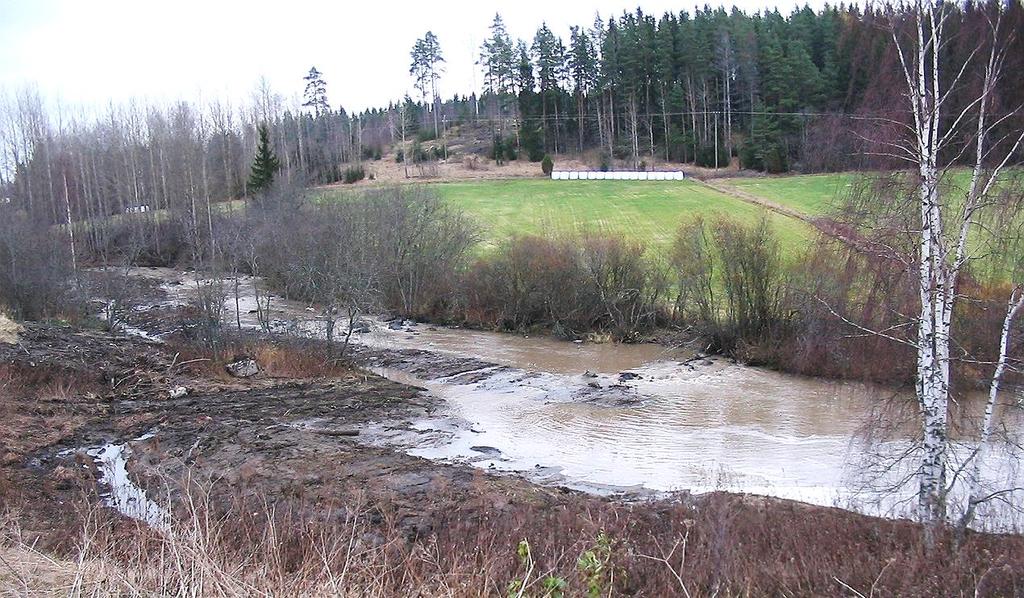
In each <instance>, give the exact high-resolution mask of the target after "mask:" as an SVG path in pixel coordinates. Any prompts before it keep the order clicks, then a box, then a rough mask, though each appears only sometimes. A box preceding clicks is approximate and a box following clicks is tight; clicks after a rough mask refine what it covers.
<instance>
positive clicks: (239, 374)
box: [225, 357, 260, 378]
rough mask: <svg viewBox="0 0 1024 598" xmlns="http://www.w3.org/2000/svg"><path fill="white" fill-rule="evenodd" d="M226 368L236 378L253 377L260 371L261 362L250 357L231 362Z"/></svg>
mask: <svg viewBox="0 0 1024 598" xmlns="http://www.w3.org/2000/svg"><path fill="white" fill-rule="evenodd" d="M225 369H227V371H228V373H229V374H231V375H232V376H234V377H235V378H251V377H253V376H255V375H256V374H258V373H260V364H258V363H256V360H255V359H252V358H251V357H250V358H246V359H240V360H238V361H236V362H234V363H229V364H228V365H227V366H225Z"/></svg>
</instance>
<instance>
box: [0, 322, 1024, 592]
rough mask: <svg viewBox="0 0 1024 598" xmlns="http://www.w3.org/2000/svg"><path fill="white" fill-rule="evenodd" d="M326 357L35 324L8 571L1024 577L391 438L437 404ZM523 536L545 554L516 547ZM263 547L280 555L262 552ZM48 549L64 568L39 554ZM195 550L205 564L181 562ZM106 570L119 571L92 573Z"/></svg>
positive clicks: (822, 525)
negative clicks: (111, 456) (594, 566)
mask: <svg viewBox="0 0 1024 598" xmlns="http://www.w3.org/2000/svg"><path fill="white" fill-rule="evenodd" d="M249 342H250V344H249V345H247V346H248V347H249V348H250V349H251V348H253V347H255V346H257V344H258V342H259V341H256V340H253V339H250V340H249ZM317 350H318V349H317V345H316V344H312V345H310V344H306V343H303V344H302V345H301V356H302V358H301V359H300V358H299V357H293V358H287V357H286V356H287V355H288V354H289V353H290V352H291V351H290V350H289V347H288V344H287V343H284V344H281V345H279V346H278V347H277V360H276V361H270V360H265V361H266V365H265V367H264V370H263V373H261V374H260V375H258V376H255V377H253V378H251V379H238V378H232V377H230V376H227V375H226V374H222V373H221V372H222V370H220V367H221V365H222V364H219V363H213V362H207V361H192V360H195V359H203V358H201V357H191V358H190V359H183V355H184V353H183V351H182V348H181V347H178V346H174V345H173V344H172V343H158V342H154V341H149V340H146V339H142V338H138V337H132V336H122V335H111V334H108V333H102V332H97V331H89V330H78V329H72V328H66V327H60V326H52V325H45V324H26V325H25V327H24V330H23V331H22V332H21V334H20V338H19V341H18V344H16V345H0V363H2V364H3V376H4V377H3V382H0V385H3V386H2V387H3V388H4V390H5V392H4V393H3V407H2V414H0V415H2V417H0V427H2V428H3V429H2V434H3V437H4V438H5V439H9V441H7V442H5V445H4V447H3V455H2V457H0V503H2V504H3V513H4V520H5V529H4V531H3V533H2V534H0V536H2V538H3V540H2V544H3V555H4V559H5V561H6V562H7V566H5V567H0V584H3V585H5V586H6V587H9V588H15V589H17V588H23V587H29V588H37V589H42V590H43V591H56V590H59V588H58V587H51V586H47V583H49V582H53V583H58V582H60V580H61V579H65V578H64V577H61V575H59V574H58V573H59V572H60V571H63V572H65V573H67V572H68V571H71V572H72V573H75V572H77V571H79V570H80V569H81V570H82V571H84V572H83V573H81V575H80V576H79V577H80V578H81V579H79V580H78V583H80V584H82V585H81V586H80V587H93V588H100V589H101V590H103V591H111V592H112V591H125V588H126V587H128V586H126V585H124V584H142V585H143V586H144V587H152V586H145V585H144V584H146V583H150V584H157V585H158V586H160V587H163V588H164V589H165V590H166V589H167V588H168V587H170V586H167V585H161V584H171V583H172V582H181V583H189V584H198V583H200V582H203V583H206V584H208V585H206V586H205V587H206V588H207V589H210V588H229V587H234V588H236V589H238V588H248V589H250V590H251V589H253V588H259V589H262V590H270V591H275V592H277V593H282V594H293V595H297V594H303V593H307V592H312V591H327V590H328V588H330V587H331V586H330V583H331V582H332V580H333V583H340V584H341V585H340V587H341V588H343V589H344V591H342V593H346V592H349V593H359V594H379V595H395V594H400V593H403V591H404V589H407V588H408V587H409V585H410V584H414V585H416V586H417V587H420V588H425V590H424V591H427V593H439V594H449V595H478V594H495V593H504V590H505V588H506V587H507V585H508V584H509V583H510V582H514V581H515V580H517V579H518V580H522V579H524V578H525V579H526V583H527V585H529V586H530V588H531V591H532V592H533V593H537V594H543V591H542V589H541V584H542V583H543V582H542V580H543V579H544V578H545V577H546V576H553V577H557V578H562V579H564V581H565V582H566V583H567V584H569V585H568V587H569V588H570V593H572V590H571V589H572V588H578V589H580V591H582V587H584V586H585V585H586V584H587V583H588V581H589V580H590V578H591V577H592V576H593V575H594V571H593V570H589V569H586V568H584V567H581V566H580V565H579V564H578V563H577V560H578V557H580V556H581V554H585V553H587V552H590V553H592V554H593V555H594V556H595V558H597V559H598V561H602V560H603V562H604V565H603V569H602V570H603V571H604V572H605V573H602V574H601V575H604V576H605V577H603V578H601V579H599V580H598V583H601V584H604V585H603V586H602V587H605V588H607V589H608V590H609V591H613V593H639V594H644V595H667V594H672V593H679V594H681V593H683V589H684V588H685V589H686V591H687V592H694V593H706V592H711V591H714V590H715V589H717V590H719V591H720V592H725V593H727V594H740V595H760V594H779V593H787V594H793V593H796V594H840V593H843V592H844V591H846V590H845V589H844V585H843V584H848V585H849V586H851V587H853V588H857V589H858V591H861V592H863V593H865V595H866V594H867V592H869V591H870V588H871V587H872V584H875V585H874V587H875V588H876V589H881V590H882V591H884V592H886V593H901V594H918V595H938V594H945V593H947V592H948V591H949V589H950V588H962V589H964V590H965V591H968V590H970V591H974V589H975V588H979V589H980V593H981V594H982V595H995V594H999V593H1002V594H1003V595H1012V592H1013V590H1012V588H1013V587H1014V586H1012V585H1008V584H1012V580H1013V579H1014V577H1015V576H1019V575H1021V574H1022V573H1024V571H1022V570H1021V569H1020V563H1021V562H1024V541H1022V540H1021V538H1020V537H1018V536H993V535H985V534H974V533H971V534H969V535H968V539H967V543H966V544H965V545H964V546H963V547H961V548H960V550H958V551H956V552H943V553H942V554H941V555H940V556H939V557H938V558H939V559H940V560H941V561H943V563H944V565H943V566H942V567H941V568H938V569H932V566H933V563H932V562H928V563H927V566H928V570H929V571H933V572H934V571H940V573H939V574H938V575H935V574H930V575H923V574H922V575H916V574H914V573H913V571H914V570H915V568H920V571H923V570H924V567H925V556H924V554H923V552H922V546H921V544H920V541H921V538H920V530H919V528H918V527H917V526H915V525H913V524H910V523H906V522H900V521H891V520H884V519H876V518H871V517H865V516H861V515H857V514H854V513H851V512H847V511H842V510H839V509H831V508H822V507H813V506H809V505H805V504H801V503H795V502H790V501H783V500H774V499H766V498H761V497H752V496H744V495H734V494H725V493H713V494H708V495H701V496H693V495H689V494H687V493H681V494H676V495H673V496H671V497H666V498H661V499H657V500H653V499H645V500H638V499H637V498H636V497H635V496H634V497H633V498H632V499H630V500H624V499H623V498H622V497H600V496H594V495H589V494H584V493H580V492H575V491H571V490H566V489H564V488H559V487H546V486H538V485H535V484H531V483H529V482H528V481H526V480H524V479H522V478H521V477H520V476H518V475H514V474H508V473H506V474H495V473H489V472H487V471H485V470H483V469H480V468H476V467H470V466H468V465H457V464H447V463H439V462H435V461H431V460H427V459H422V458H416V457H413V456H410V455H407V454H405V453H404V452H402V451H396V450H391V449H388V448H384V447H380V446H374V445H373V438H372V437H371V436H372V435H371V433H370V430H372V429H375V427H376V426H383V427H390V428H392V429H396V428H397V429H400V428H402V427H403V426H406V425H408V423H409V422H411V421H413V420H415V419H417V418H419V417H421V416H422V415H424V414H429V413H431V412H432V410H435V409H437V407H438V405H437V403H436V399H435V398H433V397H431V395H429V394H426V393H423V392H421V391H419V390H418V389H415V388H412V387H409V386H405V385H401V384H396V383H394V382H390V381H387V380H384V379H382V378H378V377H376V376H374V375H373V374H370V373H367V372H365V371H361V370H347V371H341V370H333V371H331V372H329V375H326V376H306V377H296V376H294V375H291V376H285V375H283V372H285V371H286V370H287V368H289V367H290V368H291V369H292V371H293V372H302V368H301V367H300V366H301V364H303V363H306V364H310V363H316V361H315V360H309V357H310V356H311V355H317ZM188 361H191V363H186V362H188ZM307 367H308V366H307ZM456 369H458V368H456ZM306 373H307V374H310V373H312V372H309V371H307V372H306ZM182 388H183V389H185V391H184V393H185V394H183V395H180V396H175V395H179V394H180V393H181V392H182V391H180V390H177V389H182ZM371 424H373V425H371ZM140 437H144V439H142V440H137V441H131V439H133V438H135V439H137V438H140ZM114 442H116V443H122V442H126V443H127V444H128V448H129V450H130V454H129V456H128V461H127V470H128V472H129V475H130V477H131V478H132V480H134V482H135V483H136V484H138V485H139V486H140V487H141V488H144V489H145V490H146V492H147V495H148V496H149V498H151V499H152V500H154V501H156V502H158V503H160V504H161V505H163V506H164V507H165V508H167V509H168V511H169V512H171V513H172V517H173V523H171V525H170V527H169V529H170V530H173V531H169V532H158V531H153V530H151V529H150V528H147V527H146V526H144V525H137V524H133V523H131V522H130V521H127V520H125V519H124V518H123V517H120V516H118V515H117V514H116V513H113V512H111V511H109V510H101V511H97V505H100V504H102V500H103V495H104V494H105V493H106V492H108V491H109V490H108V489H106V488H104V487H103V486H102V485H100V483H99V480H100V478H101V475H100V470H99V468H98V467H97V464H96V463H95V461H94V460H93V459H92V458H91V457H90V456H89V455H88V453H87V450H88V449H89V448H92V447H95V446H101V445H105V444H108V443H114ZM204 521H205V522H206V523H202V525H199V528H200V529H201V530H202V533H203V535H204V537H206V539H207V540H208V541H206V542H205V543H204V544H203V546H205V547H206V550H208V551H211V552H210V553H209V554H203V555H199V554H193V552H188V551H184V552H182V553H181V554H176V555H174V554H172V553H173V550H172V549H175V546H176V547H177V549H182V550H183V549H184V548H186V547H189V546H191V548H193V549H194V548H195V547H196V546H195V542H194V540H195V537H194V533H196V532H195V530H196V526H197V522H199V523H201V522H204ZM190 530H191V531H190ZM268 533H272V534H273V537H274V539H275V544H274V546H273V547H272V546H270V545H269V544H268V540H267V535H266V534H268ZM602 533H603V534H604V535H603V536H602ZM190 534H192V535H190ZM207 536H208V537H207ZM190 538H191V539H190ZM602 538H605V539H602ZM86 539H88V542H89V545H88V546H85V545H84V542H85V540H86ZM523 539H526V540H528V542H529V545H530V557H529V558H530V562H527V561H526V560H525V559H521V558H520V557H519V556H517V551H518V550H519V548H520V547H519V543H520V541H521V540H523ZM325 540H330V542H329V545H326V546H325V545H324V544H323V542H324V541H325ZM190 542H191V543H192V544H189V543H190ZM30 546H33V547H34V548H32V549H29V547H30ZM147 547H148V548H147ZM246 547H248V550H249V553H250V554H251V553H252V552H253V551H260V554H261V555H262V554H263V551H267V556H268V557H274V558H276V559H277V561H276V563H277V564H273V563H275V561H266V562H269V563H272V564H271V565H259V566H257V565H256V564H254V563H253V562H250V561H246V560H245V559H244V558H242V555H243V554H246V552H245V551H246ZM318 547H319V548H323V549H324V550H325V552H324V554H323V555H319V554H318V553H317V550H318ZM161 550H162V552H161ZM39 554H45V555H47V556H46V559H50V560H45V559H44V560H45V562H46V563H48V567H36V566H35V565H33V563H35V564H38V563H39V562H40V558H41V557H39V556H38V555H39ZM158 554H163V557H161V558H159V559H158V558H157V557H156V556H155V555H158ZM431 555H432V556H431ZM83 556H84V557H86V558H84V559H80V557H83ZM182 560H184V561H185V562H182ZM198 561H202V562H203V563H204V566H203V567H192V568H191V569H187V571H189V573H188V574H187V575H185V574H184V573H183V572H182V571H177V572H174V571H170V570H169V568H171V567H172V565H173V566H174V567H175V568H176V567H177V566H178V565H182V564H189V563H191V564H192V565H195V564H196V562H198ZM76 563H85V564H86V565H80V564H76ZM19 564H20V565H19ZM60 564H62V566H63V568H61V567H58V566H57V565H60ZM99 564H102V565H103V566H102V567H99ZM213 565H216V567H214V566H213ZM54 567H56V568H57V573H54V572H53V571H52V569H53V568H54ZM268 567H270V568H271V570H272V572H273V575H268V573H269V571H268ZM345 567H348V570H347V572H346V571H345V570H344V568H345ZM86 569H87V571H86ZM97 570H102V571H103V572H104V573H103V575H102V576H101V578H100V579H96V578H93V577H90V576H91V575H92V574H91V573H89V571H92V572H95V571H97ZM175 570H177V569H175ZM531 570H532V571H531ZM46 571H50V573H51V574H52V575H49V576H48V577H45V578H43V579H41V578H40V577H39V575H42V574H43V573H45V572H46ZM217 571H219V573H216V572H217ZM611 571H615V573H614V576H613V575H612V574H611V573H610V572H611ZM328 572H330V573H329V574H328ZM528 572H529V573H528ZM300 573H301V576H299V575H300ZM676 574H678V575H679V577H678V578H677V577H676ZM76 575H77V573H75V574H73V575H72V576H71V577H72V579H74V578H75V577H76ZM218 576H219V577H218ZM186 577H187V579H185V578H186ZM876 578H877V580H876ZM204 580H205V581H204ZM979 580H981V581H980V582H979ZM229 582H230V583H229ZM60 583H63V582H60ZM88 584H94V585H93V586H89V585H88ZM304 584H305V585H304ZM189 587H196V586H189ZM153 591H159V589H157V590H153ZM236 593H238V592H236Z"/></svg>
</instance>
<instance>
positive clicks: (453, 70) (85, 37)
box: [0, 0, 824, 111]
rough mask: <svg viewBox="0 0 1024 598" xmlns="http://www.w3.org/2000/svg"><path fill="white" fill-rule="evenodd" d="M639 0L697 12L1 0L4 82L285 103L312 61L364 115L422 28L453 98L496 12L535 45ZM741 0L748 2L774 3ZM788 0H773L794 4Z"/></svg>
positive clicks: (470, 76) (391, 91)
mask: <svg viewBox="0 0 1024 598" xmlns="http://www.w3.org/2000/svg"><path fill="white" fill-rule="evenodd" d="M638 4H639V6H640V7H641V8H643V10H644V11H645V12H646V13H648V14H654V15H659V16H660V15H661V14H662V13H664V12H665V11H672V12H678V11H680V10H690V11H691V12H692V10H693V5H692V4H687V3H680V2H669V1H664V0H641V1H640V2H637V1H635V0H634V1H623V0H588V1H586V2H567V1H564V0H563V1H559V0H517V1H516V2H511V3H508V4H507V5H506V4H500V3H491V2H480V1H476V2H449V1H433V2H430V1H407V0H390V1H369V2H365V1H364V2H351V3H350V2H345V1H342V0H332V1H329V2H324V1H319V2H314V1H309V0H273V1H264V0H244V1H243V0H174V1H172V2H168V1H165V0H0V87H2V88H5V89H7V90H8V91H13V90H16V89H18V88H20V87H22V86H24V85H26V84H28V85H38V87H39V89H40V90H41V91H42V92H43V93H44V95H46V96H47V97H48V98H49V99H51V100H53V99H57V98H59V100H60V101H61V102H62V103H65V104H73V105H78V104H81V105H86V106H92V107H97V106H102V105H104V104H105V103H106V102H108V101H109V100H114V101H115V102H123V101H126V100H128V99H132V98H138V99H145V100H150V101H170V100H176V99H189V100H192V99H201V98H206V99H212V98H223V99H230V100H231V101H233V102H239V101H244V100H245V99H246V98H248V96H249V93H250V91H251V90H252V89H253V88H254V87H255V85H256V82H257V81H258V80H259V78H260V77H261V76H265V77H266V78H267V79H268V80H269V81H270V83H271V85H272V86H273V88H274V89H275V90H276V91H277V92H279V93H281V94H282V95H283V96H285V97H286V98H289V99H291V98H298V97H299V96H300V95H301V93H302V88H303V81H302V76H303V75H304V74H305V73H306V72H308V70H309V67H310V66H313V65H315V66H316V67H317V68H318V69H319V70H320V71H321V72H322V73H323V74H324V78H325V80H326V81H327V91H328V98H329V100H330V102H331V104H332V105H334V106H337V105H339V104H341V105H343V106H345V108H346V109H347V110H349V111H358V110H361V109H363V108H366V107H371V106H384V105H386V104H387V103H388V102H389V101H390V100H391V99H394V98H398V97H401V96H402V95H404V94H405V93H407V92H408V93H410V94H413V93H414V91H413V88H412V80H411V78H410V77H409V76H408V72H409V50H410V48H411V47H412V45H413V43H414V42H415V40H416V39H417V38H419V37H421V36H422V35H423V34H424V33H425V32H426V31H427V30H431V31H433V32H434V33H435V34H436V35H437V36H438V38H439V40H440V42H441V47H442V51H443V52H444V56H445V58H446V60H447V65H446V68H447V72H446V73H445V75H444V77H443V78H442V80H441V91H442V95H443V96H444V97H450V96H451V95H452V94H453V93H468V92H469V91H471V90H472V89H474V82H475V83H476V84H477V85H479V83H480V79H481V77H480V75H479V74H478V73H476V74H475V76H474V73H475V70H476V69H475V67H474V65H473V62H474V61H475V59H476V58H477V56H478V54H479V47H480V44H481V43H482V41H483V39H484V37H485V36H486V35H487V28H488V26H489V25H490V24H491V21H492V20H493V18H494V13H495V12H496V11H498V12H500V13H501V15H502V17H503V18H504V19H505V23H506V25H507V27H508V30H509V33H510V34H511V35H512V37H513V38H517V37H519V38H523V39H525V40H527V42H528V43H529V40H530V39H532V37H533V34H534V32H535V31H536V29H537V27H538V26H539V25H540V23H541V21H542V20H543V21H547V23H548V25H549V26H550V27H551V28H552V29H553V30H554V31H555V32H556V33H558V34H559V35H561V36H562V37H563V38H565V39H567V38H568V35H569V25H573V24H579V25H585V26H588V27H589V26H590V25H591V24H592V23H593V21H594V15H595V14H596V13H600V14H601V16H602V17H603V18H604V19H605V20H607V18H608V17H609V16H612V15H615V16H618V15H620V14H621V13H622V12H623V10H630V11H632V10H634V9H635V8H636V7H637V5H638ZM735 4H736V5H737V6H739V7H740V8H742V9H744V10H746V11H748V12H755V11H758V10H761V9H764V8H766V7H774V6H775V5H776V4H774V3H773V4H765V3H762V2H757V1H756V0H738V1H737V2H736V3H735ZM794 4H796V3H795V2H793V1H792V0H789V1H786V0H782V1H781V2H780V3H779V4H778V6H779V8H780V10H782V11H783V12H784V13H788V12H789V11H790V10H791V9H792V7H793V5H794ZM800 4H801V5H802V4H803V2H801V3H800ZM810 4H811V6H812V7H815V8H818V7H820V6H821V5H822V4H824V2H820V1H816V2H811V3H810ZM712 5H714V3H713V4H712ZM731 5H732V4H731V3H730V4H729V6H731Z"/></svg>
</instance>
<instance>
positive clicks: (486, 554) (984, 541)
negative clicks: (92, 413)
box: [0, 490, 1024, 596]
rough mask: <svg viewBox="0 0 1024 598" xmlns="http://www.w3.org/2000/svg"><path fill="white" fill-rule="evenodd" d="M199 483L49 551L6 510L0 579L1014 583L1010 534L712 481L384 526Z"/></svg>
mask: <svg viewBox="0 0 1024 598" xmlns="http://www.w3.org/2000/svg"><path fill="white" fill-rule="evenodd" d="M208 497H209V494H208V493H205V492H203V491H202V490H196V491H194V492H192V493H191V494H190V495H186V496H185V498H184V499H183V504H182V505H181V507H180V508H179V509H178V516H177V519H176V521H175V522H174V523H173V525H172V527H171V529H170V531H168V532H166V533H161V532H156V531H154V530H150V529H146V528H143V527H140V526H138V525H135V524H131V523H125V522H124V521H118V520H117V519H116V517H113V516H111V515H110V514H109V513H107V512H105V511H104V510H101V509H95V508H94V509H92V510H91V511H87V512H86V514H85V516H84V517H83V523H82V525H81V526H80V528H79V529H78V530H68V532H67V533H68V534H75V535H76V536H77V541H76V542H75V543H74V547H73V548H72V549H70V550H69V551H68V552H66V553H64V554H62V555H61V556H59V557H58V556H53V555H47V554H43V553H41V552H39V551H37V550H35V549H33V547H32V545H31V543H30V542H29V541H28V540H27V539H26V538H24V537H22V536H21V535H20V533H19V531H18V529H17V524H16V521H17V518H16V517H13V516H10V515H9V516H8V517H7V519H6V521H4V522H2V523H3V525H2V526H0V556H2V558H3V561H0V584H3V586H4V587H5V588H6V590H4V591H6V592H7V593H8V594H10V595H25V594H40V595H58V594H59V595H70V596H84V595H112V594H117V595H126V596H143V595H160V596H315V595H332V596H350V595H352V596H413V595H415V596H484V595H487V596H494V595H513V596H560V595H561V594H558V593H554V592H551V591H549V590H550V589H551V588H552V587H553V586H554V585H561V586H563V588H564V592H565V595H566V596H581V595H588V591H590V590H591V589H594V591H595V593H594V594H590V595H599V596H618V595H639V596H669V595H687V596H707V595H719V596H763V595H773V596H808V595H836V596H838V595H863V596H869V595H901V596H936V595H970V594H973V595H977V596H1013V595H1020V588H1019V586H1018V584H1017V580H1018V579H1019V578H1020V576H1021V575H1022V574H1024V571H1022V564H1021V563H1022V560H1021V557H1022V555H1024V546H1022V542H1021V539H1020V538H1018V537H1002V538H1000V537H994V536H972V537H969V538H968V540H967V542H966V544H965V545H964V546H962V547H961V548H959V549H953V548H952V547H951V546H949V545H945V546H942V547H940V549H939V550H938V552H936V553H933V554H927V553H926V552H925V551H924V550H923V548H922V544H921V542H920V533H919V532H920V530H919V529H918V528H916V527H915V526H912V525H910V524H905V523H896V522H879V521H878V520H871V519H868V518H864V517H860V516H857V515H854V514H850V513H843V512H839V511H835V510H828V509H818V508H812V507H806V506H800V505H795V506H794V505H785V504H781V505H780V504H779V503H777V502H773V501H762V500H761V499H755V500H748V499H744V498H742V497H735V496H728V495H717V496H713V497H711V498H710V499H708V500H706V501H703V502H702V503H701V504H700V505H699V507H697V508H695V507H690V506H684V505H667V504H658V505H622V504H615V503H610V502H606V501H600V500H598V499H592V498H586V497H575V498H574V497H567V498H566V500H565V501H564V503H563V504H560V505H559V506H557V507H552V506H551V505H538V504H519V505H506V506H504V507H500V506H499V507H494V508H491V509H482V508H480V507H479V506H477V507H476V508H474V507H473V505H472V504H469V503H467V504H464V505H462V506H460V507H459V508H456V509H452V510H451V511H450V512H449V513H448V514H447V517H446V518H445V519H444V520H443V521H442V522H441V523H442V524H443V525H441V526H437V527H436V528H435V529H436V531H434V532H432V533H430V534H429V535H426V536H421V537H417V538H410V537H409V536H408V534H407V533H405V532H403V530H402V529H401V528H400V527H399V526H397V525H396V523H395V522H396V521H397V520H398V513H399V511H400V510H401V507H399V506H398V505H397V504H395V503H391V502H379V501H378V502H371V501H369V500H366V499H365V498H364V496H363V495H362V494H360V492H359V491H355V492H353V493H352V494H351V495H350V496H349V497H348V499H347V500H346V501H345V502H344V503H343V505H341V506H335V507H333V508H332V507H331V506H329V505H319V504H318V505H305V508H303V507H302V506H289V505H290V503H286V502H281V501H278V502H276V503H275V502H271V501H269V500H264V501H262V502H252V501H249V502H247V503H242V502H238V503H236V504H234V505H232V506H231V507H230V508H226V509H216V508H214V507H213V505H211V502H210V499H209V498H208ZM524 541H525V543H524ZM552 580H557V581H552ZM510 587H512V588H514V591H512V592H509V588H510ZM520 588H521V589H522V591H521V592H520V591H519V589H520Z"/></svg>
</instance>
